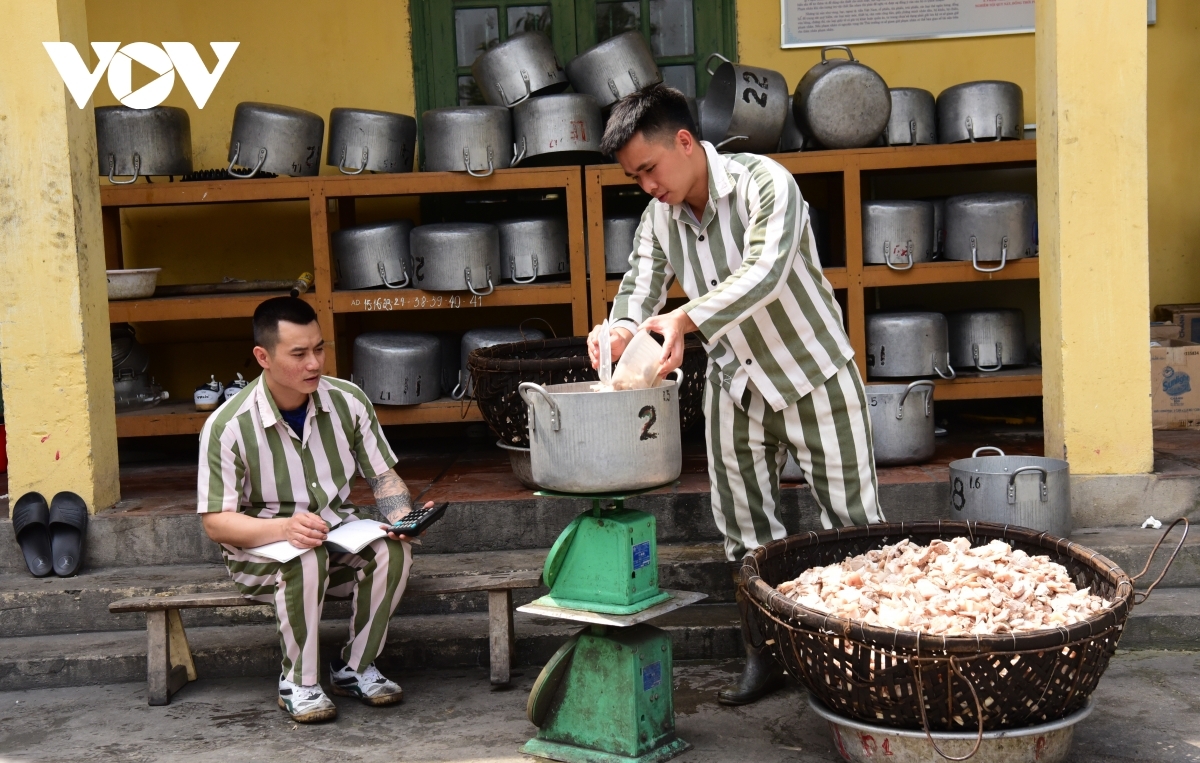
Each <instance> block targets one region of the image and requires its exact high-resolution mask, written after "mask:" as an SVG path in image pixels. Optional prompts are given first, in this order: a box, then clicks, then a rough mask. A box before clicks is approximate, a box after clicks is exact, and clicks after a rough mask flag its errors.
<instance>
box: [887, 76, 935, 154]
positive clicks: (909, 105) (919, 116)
mask: <svg viewBox="0 0 1200 763" xmlns="http://www.w3.org/2000/svg"><path fill="white" fill-rule="evenodd" d="M888 95H889V96H890V97H891V99H892V113H891V116H889V117H888V123H887V127H885V128H883V136H882V137H881V139H880V140H881V142H882V143H883V145H885V146H927V145H930V144H932V143H937V107H936V106H935V101H934V99H933V93H931V92H929V91H928V90H922V89H921V88H919V87H893V88H889V89H888Z"/></svg>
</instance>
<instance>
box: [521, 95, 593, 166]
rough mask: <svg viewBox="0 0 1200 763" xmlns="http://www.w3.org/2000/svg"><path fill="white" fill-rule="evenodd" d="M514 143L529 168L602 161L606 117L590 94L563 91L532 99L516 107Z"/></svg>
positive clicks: (522, 160)
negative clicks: (601, 149) (559, 93)
mask: <svg viewBox="0 0 1200 763" xmlns="http://www.w3.org/2000/svg"><path fill="white" fill-rule="evenodd" d="M512 119H513V144H514V146H515V149H516V154H517V158H516V159H514V160H513V165H514V166H515V165H516V164H517V163H518V162H523V163H524V164H525V166H527V167H542V166H549V165H555V164H562V165H569V164H599V163H601V162H603V161H604V154H602V153H600V138H601V137H602V136H603V135H604V118H603V117H602V116H601V114H600V104H598V103H596V99H595V98H593V97H592V96H590V95H584V94H582V93H562V94H561V95H545V96H540V97H538V98H530V99H529V100H528V101H524V102H523V103H521V104H519V105H517V106H515V107H513V110H512Z"/></svg>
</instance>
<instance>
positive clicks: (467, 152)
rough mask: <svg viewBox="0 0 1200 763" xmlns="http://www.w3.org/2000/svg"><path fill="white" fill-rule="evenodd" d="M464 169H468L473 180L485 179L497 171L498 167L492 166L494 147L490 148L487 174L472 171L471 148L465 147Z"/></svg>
mask: <svg viewBox="0 0 1200 763" xmlns="http://www.w3.org/2000/svg"><path fill="white" fill-rule="evenodd" d="M463 167H464V168H466V170H467V174H468V175H470V176H471V177H473V178H485V177H487V176H488V175H490V174H492V173H493V172H495V171H496V166H495V165H494V164H492V147H491V146H488V169H487V172H475V171H474V170H472V169H471V148H470V147H469V146H463Z"/></svg>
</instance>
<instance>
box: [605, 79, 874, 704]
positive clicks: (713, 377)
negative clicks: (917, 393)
mask: <svg viewBox="0 0 1200 763" xmlns="http://www.w3.org/2000/svg"><path fill="white" fill-rule="evenodd" d="M786 95H787V94H786V93H784V94H783V97H786ZM601 148H602V150H603V151H604V153H606V154H608V155H610V156H615V157H616V159H617V161H618V162H620V163H621V167H622V168H623V169H624V170H625V173H626V174H627V175H629V177H631V178H633V179H634V180H635V181H637V183H638V185H640V186H641V188H642V190H643V191H645V192H646V193H648V194H650V195H651V196H653V197H654V200H653V201H651V202H650V204H649V205H648V206H647V207H646V211H645V212H644V213H642V222H641V225H640V226H639V227H638V230H637V234H636V235H635V237H634V250H633V252H632V253H631V254H630V255H629V263H630V270H629V272H628V273H626V274H625V278H624V279H623V280H622V281H621V288H620V291H619V292H618V293H617V297H616V300H615V301H614V304H613V308H612V314H611V316H610V318H611V324H610V325H611V326H612V327H611V333H610V336H611V341H612V348H613V351H612V356H613V360H616V359H617V358H618V357H619V356H620V354H621V352H622V351H623V350H624V348H625V346H626V344H627V343H628V342H629V340H630V339H631V338H632V337H633V333H634V332H636V331H638V330H640V329H646V330H649V331H654V332H655V333H658V334H661V335H662V336H663V339H664V347H663V364H662V371H661V373H662V375H663V376H666V375H667V374H668V373H670V372H671V371H673V370H675V369H676V368H678V367H679V365H680V364H681V363H682V362H683V338H684V335H685V334H688V333H690V332H692V331H698V332H700V334H701V336H702V337H703V339H704V347H705V350H706V351H707V352H708V357H709V361H708V385H707V389H706V391H705V401H704V406H705V416H706V419H707V421H706V423H707V426H706V428H705V433H706V435H707V440H708V471H709V478H710V480H711V482H712V511H713V517H714V519H715V520H716V524H717V528H718V529H719V530H720V531H721V532H722V534H724V536H725V555H726V558H727V559H728V560H729V561H730V562H732V563H733V564H732V565H731V568H732V571H733V574H734V577H735V579H736V577H737V574H738V571H739V569H740V567H741V562H740V560H741V558H742V557H743V556H744V555H745V554H746V552H747V551H750V550H753V549H755V548H757V547H758V546H760V545H762V544H764V543H766V542H768V541H771V540H774V539H778V538H782V537H784V536H786V535H787V531H786V530H785V529H784V526H783V524H782V523H781V522H780V519H779V472H780V470H781V469H782V468H783V466H784V463H785V462H786V460H787V455H788V453H789V452H790V453H791V454H792V455H793V456H795V457H796V461H797V462H798V463H799V464H800V467H801V469H802V470H803V471H804V476H805V479H806V480H807V481H808V484H809V486H810V487H811V489H812V494H813V496H814V497H815V498H816V501H817V503H818V505H819V506H820V507H821V523H822V525H824V526H825V527H827V528H829V527H843V526H846V525H862V524H867V523H873V522H880V521H882V520H883V514H882V512H881V511H880V508H879V502H878V488H877V484H876V479H875V459H874V455H873V452H872V445H871V422H870V418H869V416H868V415H867V409H866V399H865V395H864V391H863V384H862V380H861V379H860V378H859V374H858V370H857V369H856V367H855V365H854V364H853V363H851V362H850V359H851V357H852V355H853V350H851V348H850V341H849V339H848V338H847V336H846V332H845V330H844V329H843V328H842V311H841V309H840V308H839V307H838V303H837V301H836V300H835V299H834V296H833V288H832V287H831V286H830V285H829V281H827V280H826V279H825V276H824V274H823V273H822V272H821V265H820V262H819V261H818V259H817V251H816V244H815V241H814V239H813V232H812V226H811V225H810V223H809V217H808V204H807V203H806V202H805V201H804V199H803V198H801V196H800V189H799V187H797V185H796V180H795V178H793V177H792V176H791V174H790V173H788V171H787V170H786V169H784V168H783V167H782V166H780V165H779V164H777V163H776V162H774V161H772V160H770V159H768V158H766V157H764V156H757V155H755V154H718V153H717V151H716V149H715V148H713V146H712V145H711V144H709V143H705V142H702V141H700V140H698V139H697V138H696V126H695V124H693V121H692V116H691V112H690V111H689V110H688V106H687V102H686V101H685V100H684V97H683V95H682V94H681V93H679V91H677V90H673V89H671V88H669V87H666V86H665V85H653V86H650V87H647V88H644V89H642V90H641V91H639V92H637V93H634V94H632V95H630V96H628V97H626V98H625V99H623V100H622V101H620V102H619V103H617V105H616V106H614V107H613V110H612V114H611V115H610V116H609V119H608V124H607V126H606V128H605V131H604V138H603V140H602V143H601ZM672 279H678V281H679V283H680V285H681V286H682V287H683V291H684V293H686V294H687V296H688V299H689V301H688V302H687V303H686V304H684V305H683V306H682V307H680V308H679V309H677V310H673V311H671V312H669V313H667V314H665V315H659V314H658V313H659V311H660V310H662V308H663V305H664V303H665V302H666V300H667V289H668V287H669V286H670V284H671V281H672ZM598 332H599V328H597V329H596V330H595V331H593V332H592V335H591V337H589V340H588V348H589V351H590V354H591V357H592V362H593V365H595V364H597V363H598V362H599V346H598V341H599V340H598ZM742 627H743V634H744V635H745V636H746V650H747V662H746V669H745V671H744V672H743V673H742V677H741V680H740V681H739V683H738V685H737V686H735V687H730V688H728V689H725V690H722V691H721V692H720V693H719V694H718V700H719V701H720V702H722V703H724V704H731V705H740V704H746V703H749V702H754V701H755V700H757V699H758V698H759V697H762V696H764V695H765V694H767V693H768V692H770V691H772V690H773V689H776V688H778V687H779V686H781V685H782V683H783V675H782V671H781V669H779V668H778V667H777V666H775V665H773V664H772V662H771V660H770V658H769V656H768V655H766V654H764V653H760V652H758V651H756V650H754V649H753V648H752V647H751V646H750V644H751V642H752V639H751V638H750V637H749V636H750V631H749V624H748V623H745V622H743V624H742Z"/></svg>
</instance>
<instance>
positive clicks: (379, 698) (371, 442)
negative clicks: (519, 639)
mask: <svg viewBox="0 0 1200 763" xmlns="http://www.w3.org/2000/svg"><path fill="white" fill-rule="evenodd" d="M254 344H255V347H254V357H255V358H256V359H257V360H258V363H259V365H261V366H262V368H263V372H262V374H261V375H260V376H259V377H258V378H257V379H255V380H254V381H253V382H251V383H250V385H249V386H247V387H246V388H245V389H243V390H242V391H241V392H239V393H238V394H237V395H235V396H234V397H233V398H232V399H230V400H229V401H228V402H226V403H225V404H224V405H223V406H221V407H220V408H218V409H217V410H216V412H214V413H213V414H212V415H211V416H209V417H208V420H207V421H206V422H205V423H204V429H203V431H202V432H201V434H200V473H199V478H198V485H197V490H196V492H197V502H198V511H199V512H200V515H201V517H202V519H203V522H204V530H205V532H207V533H208V537H210V538H212V539H213V540H214V541H216V542H217V543H220V544H221V555H222V556H223V557H224V558H225V565H226V566H227V567H228V568H229V574H230V576H231V577H232V578H233V582H234V584H235V585H236V586H237V587H238V589H239V590H240V591H241V592H242V593H243V594H244V595H246V596H247V597H250V598H252V599H254V600H256V601H260V602H263V603H264V604H274V605H275V619H276V622H277V623H278V626H279V640H280V643H281V646H282V649H283V672H282V674H281V675H280V677H279V706H280V708H282V709H284V710H286V711H287V712H288V714H290V715H291V716H292V718H293V719H294V720H296V721H299V722H301V723H311V722H315V721H325V720H332V719H333V718H335V717H337V707H336V706H335V705H334V704H333V702H331V701H330V699H329V698H328V697H327V696H325V692H324V691H323V690H322V688H321V685H320V682H319V668H320V653H319V648H318V647H319V644H318V634H319V630H320V624H321V609H322V607H323V605H324V602H325V598H326V597H331V598H349V599H351V600H352V601H353V614H352V616H351V618H350V637H349V639H348V641H347V642H346V645H345V646H344V647H342V650H341V653H340V655H339V657H338V658H337V659H334V660H333V661H332V662H331V663H330V666H329V683H330V689H331V691H332V692H333V693H334V694H337V695H341V696H350V697H357V698H358V699H360V700H361V701H363V702H365V703H366V704H368V705H375V706H381V705H391V704H395V703H397V702H399V701H400V700H401V698H402V693H401V690H400V687H399V686H397V685H396V684H395V683H394V682H392V681H390V680H388V679H387V678H385V677H384V676H383V675H381V674H380V672H379V671H378V670H377V669H376V668H375V664H374V662H375V658H376V657H378V656H379V653H380V652H381V651H383V644H384V639H385V638H386V637H387V627H388V619H389V618H390V617H391V616H392V612H393V611H395V609H396V606H397V605H398V604H399V603H400V597H401V595H403V593H404V586H405V583H406V582H407V581H408V571H409V567H410V566H411V565H412V549H411V547H410V545H409V543H408V539H407V538H405V537H403V536H396V535H393V534H391V533H389V535H388V537H387V538H379V539H378V540H375V541H372V542H371V543H370V544H369V545H367V546H365V547H364V548H363V549H362V550H361V551H359V552H358V553H355V554H349V553H336V552H334V551H332V550H330V549H329V548H328V547H326V546H325V545H323V544H324V542H325V537H326V534H327V533H328V531H329V530H330V529H332V528H333V527H335V526H337V525H339V524H341V523H342V522H346V521H351V520H355V519H367V518H368V517H367V512H366V511H364V510H363V509H361V508H359V507H357V506H354V505H352V504H350V503H348V502H347V499H348V498H349V497H350V485H351V482H352V481H353V479H354V475H355V472H361V473H362V475H363V476H364V477H365V478H366V480H367V483H368V484H369V485H370V486H371V488H372V490H373V491H374V493H375V502H376V509H377V510H378V512H379V514H380V515H381V516H382V517H383V518H384V519H386V520H387V521H388V522H389V523H394V522H396V521H397V520H399V519H400V518H401V517H403V516H404V515H405V514H407V513H408V512H410V511H411V510H412V498H411V497H410V495H409V491H408V488H407V487H406V486H405V484H404V482H403V481H402V480H401V479H400V477H399V476H397V475H396V472H395V470H394V469H393V468H392V467H394V466H395V465H396V456H395V454H394V453H392V449H391V448H390V447H389V446H388V443H387V440H385V439H384V437H383V432H382V430H381V429H380V427H379V421H378V420H377V419H376V418H375V409H374V408H373V407H372V406H371V402H370V400H368V399H367V396H366V395H364V394H363V392H362V390H360V389H359V388H358V387H356V386H354V385H353V384H351V383H349V382H346V381H342V380H341V379H335V378H332V377H328V376H322V371H323V370H324V368H325V344H324V341H323V340H322V339H321V329H320V326H318V325H317V314H316V313H315V312H313V309H312V307H310V306H309V305H308V303H306V302H304V301H303V300H301V299H296V298H294V297H277V298H275V299H269V300H267V301H266V302H263V303H262V304H261V305H259V306H258V309H257V310H255V311H254ZM427 505H432V504H427ZM281 540H286V541H288V542H289V543H291V544H292V545H293V546H295V547H297V548H302V549H310V550H311V551H310V552H309V551H306V552H305V553H303V554H301V555H300V556H298V557H296V558H295V559H293V560H291V561H289V562H282V563H281V562H277V561H274V560H272V559H268V558H265V557H261V556H257V555H255V554H252V553H250V552H249V551H248V550H247V549H249V548H253V547H256V546H261V545H265V544H267V543H273V542H276V541H281Z"/></svg>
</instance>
